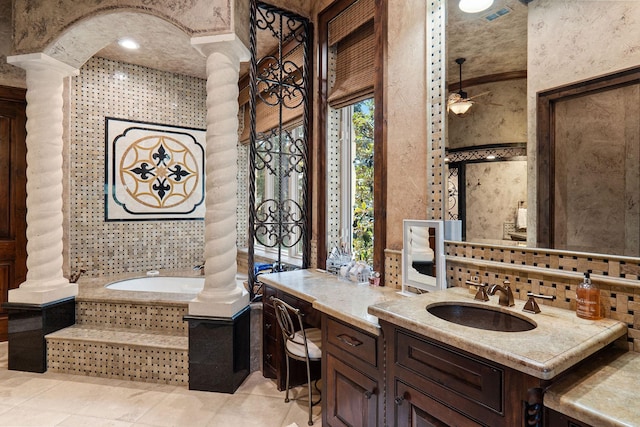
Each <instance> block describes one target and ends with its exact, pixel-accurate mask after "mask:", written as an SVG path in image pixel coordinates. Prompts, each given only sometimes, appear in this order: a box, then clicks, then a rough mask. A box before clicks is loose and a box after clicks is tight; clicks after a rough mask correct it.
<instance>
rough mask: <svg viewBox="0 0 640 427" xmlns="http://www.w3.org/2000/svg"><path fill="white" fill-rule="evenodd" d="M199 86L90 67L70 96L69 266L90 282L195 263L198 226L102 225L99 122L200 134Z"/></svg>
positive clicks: (97, 64) (165, 76)
mask: <svg viewBox="0 0 640 427" xmlns="http://www.w3.org/2000/svg"><path fill="white" fill-rule="evenodd" d="M205 97H206V88H205V81H204V80H202V79H197V78H195V77H188V76H183V75H177V74H171V73H166V72H161V71H157V70H153V69H149V68H145V67H140V66H136V65H131V64H125V63H120V62H116V61H110V60H107V59H103V58H92V59H90V60H89V61H88V62H87V63H86V64H85V65H84V66H83V67H82V68H81V70H80V75H79V76H77V77H73V78H72V81H71V88H70V129H69V137H70V141H69V144H68V149H69V162H68V165H69V166H68V167H69V174H68V185H67V188H68V195H67V197H68V200H69V203H70V206H69V244H68V254H67V255H68V257H67V258H68V262H69V268H70V270H71V271H75V270H77V269H80V268H84V269H86V270H87V274H88V275H91V276H99V275H108V274H114V273H121V272H132V271H145V270H150V269H158V268H171V269H173V268H189V267H192V266H193V265H195V264H197V263H199V262H201V261H202V257H203V245H204V221H202V220H182V221H139V222H105V221H104V188H103V186H104V164H105V163H104V162H105V153H104V131H105V129H104V121H105V117H115V118H122V119H132V120H140V121H146V122H153V123H161V124H168V125H177V126H186V127H193V128H199V129H204V128H205V127H206V121H205V116H206V106H205Z"/></svg>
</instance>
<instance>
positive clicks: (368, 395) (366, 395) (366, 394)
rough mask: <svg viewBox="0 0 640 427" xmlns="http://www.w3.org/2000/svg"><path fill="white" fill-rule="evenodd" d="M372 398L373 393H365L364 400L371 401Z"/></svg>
mask: <svg viewBox="0 0 640 427" xmlns="http://www.w3.org/2000/svg"><path fill="white" fill-rule="evenodd" d="M371 396H373V393H371V392H370V391H369V390H367V391H365V392H364V398H365V399H367V400H369V399H371Z"/></svg>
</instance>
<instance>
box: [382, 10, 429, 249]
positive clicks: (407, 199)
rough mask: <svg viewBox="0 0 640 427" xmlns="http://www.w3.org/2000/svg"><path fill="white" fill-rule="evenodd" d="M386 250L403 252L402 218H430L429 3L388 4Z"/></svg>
mask: <svg viewBox="0 0 640 427" xmlns="http://www.w3.org/2000/svg"><path fill="white" fill-rule="evenodd" d="M388 9H389V10H388V13H389V24H388V35H387V40H388V47H387V56H386V61H387V70H386V71H387V75H386V87H385V103H386V112H387V114H386V115H387V123H386V132H387V152H386V158H387V177H386V180H387V248H386V249H395V250H398V249H402V220H403V219H426V218H427V125H426V120H427V110H426V103H425V99H426V97H427V94H426V82H425V75H426V48H425V38H426V32H425V28H426V24H425V16H426V5H425V2H424V1H420V0H410V1H406V0H389V1H388Z"/></svg>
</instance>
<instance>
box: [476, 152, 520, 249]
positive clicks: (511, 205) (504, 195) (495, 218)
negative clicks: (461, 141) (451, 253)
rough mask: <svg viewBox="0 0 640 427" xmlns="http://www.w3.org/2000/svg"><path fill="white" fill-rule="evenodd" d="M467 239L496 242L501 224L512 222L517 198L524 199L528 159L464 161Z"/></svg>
mask: <svg viewBox="0 0 640 427" xmlns="http://www.w3.org/2000/svg"><path fill="white" fill-rule="evenodd" d="M466 169H467V171H466V172H467V175H466V178H467V197H466V202H467V235H466V240H467V241H469V242H486V241H488V240H491V241H494V242H496V241H499V240H501V239H502V237H503V224H504V223H505V222H512V223H513V222H515V218H516V209H517V207H518V202H519V201H526V200H527V162H526V161H511V162H484V163H469V164H467V167H466Z"/></svg>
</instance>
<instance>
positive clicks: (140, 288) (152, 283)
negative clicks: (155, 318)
mask: <svg viewBox="0 0 640 427" xmlns="http://www.w3.org/2000/svg"><path fill="white" fill-rule="evenodd" d="M203 286H204V277H175V276H152V277H137V278H134V279H125V280H120V281H117V282H113V283H109V284H107V285H105V288H107V289H113V290H117V291H134V292H164V293H172V294H194V295H195V294H197V293H199V292H200V291H201V290H202V287H203Z"/></svg>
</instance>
